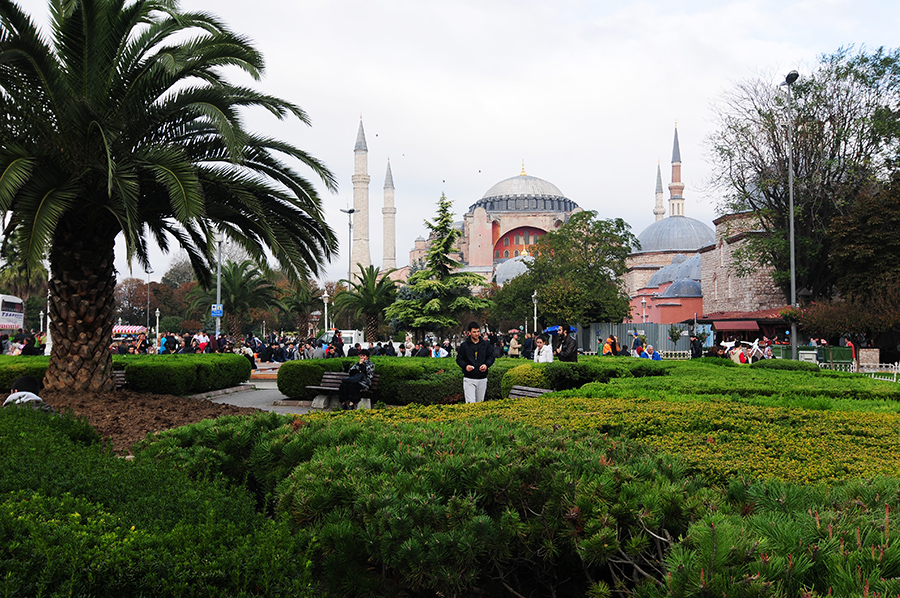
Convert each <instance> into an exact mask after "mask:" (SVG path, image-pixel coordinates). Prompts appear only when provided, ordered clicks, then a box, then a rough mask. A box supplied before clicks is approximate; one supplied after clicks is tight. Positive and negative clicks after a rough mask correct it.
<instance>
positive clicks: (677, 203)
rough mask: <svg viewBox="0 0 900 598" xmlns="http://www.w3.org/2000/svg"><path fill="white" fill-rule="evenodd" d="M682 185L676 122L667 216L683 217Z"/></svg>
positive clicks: (676, 123)
mask: <svg viewBox="0 0 900 598" xmlns="http://www.w3.org/2000/svg"><path fill="white" fill-rule="evenodd" d="M683 192H684V183H682V182H681V148H679V147H678V122H677V121H676V122H675V142H674V143H673V144H672V182H671V183H669V216H684V197H683V195H682V193H683Z"/></svg>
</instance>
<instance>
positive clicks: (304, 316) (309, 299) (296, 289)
mask: <svg viewBox="0 0 900 598" xmlns="http://www.w3.org/2000/svg"><path fill="white" fill-rule="evenodd" d="M281 302H282V303H283V304H284V306H285V309H286V311H287V313H289V314H291V315H293V316H295V317H296V318H297V331H298V332H299V333H300V334H301V335H306V334H308V333H309V316H310V315H311V314H312V312H314V311H316V310H317V309H319V310H321V309H322V306H323V303H322V289H320V288H319V287H318V286H317V285H316V283H315V282H314V281H312V280H310V279H308V278H304V279H301V280H300V281H299V282H297V283H296V284H293V285H291V288H290V289H289V290H288V291H287V293H286V295H285V296H284V297H283V298H282V299H281Z"/></svg>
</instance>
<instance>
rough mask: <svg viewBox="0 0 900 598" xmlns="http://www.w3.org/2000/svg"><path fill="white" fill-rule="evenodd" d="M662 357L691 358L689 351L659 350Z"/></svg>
mask: <svg viewBox="0 0 900 598" xmlns="http://www.w3.org/2000/svg"><path fill="white" fill-rule="evenodd" d="M659 353H660V355H662V358H663V359H674V360H687V359H690V358H691V352H690V351H660V352H659Z"/></svg>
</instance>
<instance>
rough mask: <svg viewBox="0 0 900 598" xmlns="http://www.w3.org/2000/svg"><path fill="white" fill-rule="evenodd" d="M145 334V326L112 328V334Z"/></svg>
mask: <svg viewBox="0 0 900 598" xmlns="http://www.w3.org/2000/svg"><path fill="white" fill-rule="evenodd" d="M142 332H147V327H146V326H113V334H140V333H142Z"/></svg>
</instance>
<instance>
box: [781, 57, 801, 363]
mask: <svg viewBox="0 0 900 598" xmlns="http://www.w3.org/2000/svg"><path fill="white" fill-rule="evenodd" d="M799 78H800V73H798V72H797V71H791V72H790V73H788V74H787V76H786V77H785V78H784V81H782V82H781V85H785V86H787V90H788V106H787V108H788V122H787V135H788V215H789V218H788V222H789V224H788V227H789V234H790V237H791V307H792V308H793V309H797V307H799V306H798V305H797V262H796V259H795V257H794V133H793V129H794V119H793V115H792V113H791V108H792V106H791V104H792V103H793V94H792V93H791V86H792V85H793V84H794V82H795V81H796V80H797V79H799ZM791 359H793V360H794V361H797V322H795V321H793V322H791Z"/></svg>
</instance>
